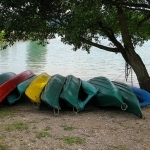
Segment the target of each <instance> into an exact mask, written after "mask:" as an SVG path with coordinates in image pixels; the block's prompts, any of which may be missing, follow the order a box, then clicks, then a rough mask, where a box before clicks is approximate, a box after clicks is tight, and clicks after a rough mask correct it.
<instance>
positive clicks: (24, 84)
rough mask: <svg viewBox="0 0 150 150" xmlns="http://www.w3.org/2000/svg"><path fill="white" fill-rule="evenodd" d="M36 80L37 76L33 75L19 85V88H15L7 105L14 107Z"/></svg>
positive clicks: (9, 95)
mask: <svg viewBox="0 0 150 150" xmlns="http://www.w3.org/2000/svg"><path fill="white" fill-rule="evenodd" d="M35 78H36V75H33V76H32V77H30V78H29V79H27V80H25V81H23V82H21V83H20V84H18V86H17V88H15V89H14V90H13V91H12V92H11V93H10V94H8V96H7V103H8V104H9V105H12V104H14V103H16V102H17V101H19V100H20V98H21V96H22V95H23V94H24V92H25V90H26V88H27V87H28V86H29V84H30V83H31V82H32V81H33V79H35Z"/></svg>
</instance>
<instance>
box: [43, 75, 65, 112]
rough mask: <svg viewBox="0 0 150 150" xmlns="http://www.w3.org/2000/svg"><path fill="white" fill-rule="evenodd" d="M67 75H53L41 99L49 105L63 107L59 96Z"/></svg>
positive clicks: (57, 107)
mask: <svg viewBox="0 0 150 150" xmlns="http://www.w3.org/2000/svg"><path fill="white" fill-rule="evenodd" d="M65 80H66V77H63V76H61V75H58V74H56V75H54V76H52V78H51V80H49V82H48V83H47V84H46V86H45V88H44V90H43V91H42V94H41V101H43V102H45V103H46V104H47V105H48V106H50V107H52V108H54V109H57V110H58V111H59V110H60V109H61V107H60V104H59V97H60V94H61V91H62V88H63V85H64V83H65Z"/></svg>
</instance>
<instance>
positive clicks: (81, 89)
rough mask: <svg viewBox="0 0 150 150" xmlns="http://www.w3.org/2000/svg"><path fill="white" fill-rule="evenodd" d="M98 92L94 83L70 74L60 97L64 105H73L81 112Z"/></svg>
mask: <svg viewBox="0 0 150 150" xmlns="http://www.w3.org/2000/svg"><path fill="white" fill-rule="evenodd" d="M96 94H97V89H96V88H95V87H94V86H93V85H91V84H90V83H88V82H86V81H81V80H80V79H79V78H76V77H74V76H73V75H68V76H67V79H66V82H65V85H64V86H63V90H62V93H61V95H60V98H61V99H62V100H61V103H62V105H65V106H67V107H73V108H75V109H76V111H77V112H80V111H81V110H83V109H84V107H85V105H86V104H87V103H88V102H89V101H90V99H92V97H93V96H95V95H96Z"/></svg>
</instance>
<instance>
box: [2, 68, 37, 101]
mask: <svg viewBox="0 0 150 150" xmlns="http://www.w3.org/2000/svg"><path fill="white" fill-rule="evenodd" d="M33 75H34V73H33V72H31V71H29V70H28V71H24V72H22V73H20V74H18V75H16V76H15V77H13V78H11V79H10V80H8V81H6V82H5V83H3V84H2V85H0V102H1V101H2V100H3V99H4V98H5V97H6V96H7V95H8V94H9V93H10V92H11V91H13V90H14V89H15V88H16V87H17V85H18V84H19V83H21V82H23V81H25V80H27V79H28V78H30V77H32V76H33Z"/></svg>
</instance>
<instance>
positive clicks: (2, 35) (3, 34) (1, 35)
mask: <svg viewBox="0 0 150 150" xmlns="http://www.w3.org/2000/svg"><path fill="white" fill-rule="evenodd" d="M4 36H5V32H4V31H1V32H0V42H2V41H3V40H4Z"/></svg>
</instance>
